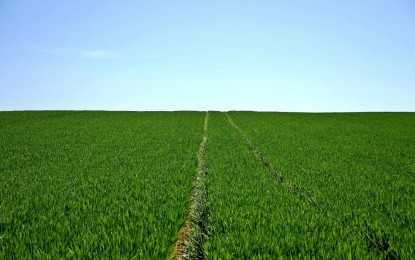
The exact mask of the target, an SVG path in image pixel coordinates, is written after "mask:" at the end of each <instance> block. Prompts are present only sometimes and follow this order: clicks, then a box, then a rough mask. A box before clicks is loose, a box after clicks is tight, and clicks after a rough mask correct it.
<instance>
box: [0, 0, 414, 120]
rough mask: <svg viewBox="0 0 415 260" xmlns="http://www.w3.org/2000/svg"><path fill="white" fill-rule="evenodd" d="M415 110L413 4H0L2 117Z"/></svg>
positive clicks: (373, 0)
mask: <svg viewBox="0 0 415 260" xmlns="http://www.w3.org/2000/svg"><path fill="white" fill-rule="evenodd" d="M40 109H41V110H44V109H46V110H49V109H59V110H66V109H76V110H78V109H80V110H258V111H263V110H267V111H305V112H317V111H327V112H328V111H339V112H341V111H415V2H414V1H413V0H348V1H329V0H324V1H322V0H313V1H309V0H304V1H298V0H293V1H279V0H270V1H263V0H251V1H243V0H238V1H236V0H235V1H232V0H212V1H194V0H188V1H174V0H168V1H167V0H166V1H150V0H149V1H140V0H120V1H103V0H88V1H87V0H70V1H64V0H62V1H57V0H39V1H32V0H1V1H0V110H40Z"/></svg>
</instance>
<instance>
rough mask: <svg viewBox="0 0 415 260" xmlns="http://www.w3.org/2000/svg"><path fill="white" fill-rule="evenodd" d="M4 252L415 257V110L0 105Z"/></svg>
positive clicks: (0, 247) (0, 242)
mask: <svg viewBox="0 0 415 260" xmlns="http://www.w3.org/2000/svg"><path fill="white" fill-rule="evenodd" d="M0 144H1V146H0V258H62V257H63V258H108V257H111V258H122V257H123V258H136V259H160V258H174V259H176V258H177V259H182V258H184V259H203V258H206V259H247V258H249V259H275V258H276V257H281V258H324V259H327V258H337V259H338V258H352V259H353V258H369V259H370V258H373V259H379V258H389V259H394V258H395V259H399V258H400V259H411V258H413V257H414V256H415V246H414V245H415V236H414V235H413V234H414V233H415V203H414V200H413V198H414V197H415V113H327V114H305V113H275V112H272V113H271V112H270V113H265V112H226V113H225V112H213V111H209V112H92V111H27V112H0Z"/></svg>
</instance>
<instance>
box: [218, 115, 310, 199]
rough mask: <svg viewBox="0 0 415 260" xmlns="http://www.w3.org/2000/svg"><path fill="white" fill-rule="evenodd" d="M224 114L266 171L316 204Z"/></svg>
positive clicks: (292, 191)
mask: <svg viewBox="0 0 415 260" xmlns="http://www.w3.org/2000/svg"><path fill="white" fill-rule="evenodd" d="M225 115H226V117H227V119H228V122H229V124H230V125H231V126H232V127H233V128H234V129H235V130H236V132H237V133H238V134H239V135H240V136H241V137H242V139H243V140H244V141H245V143H246V145H247V146H248V148H249V150H251V152H252V153H253V154H254V155H255V157H256V158H257V159H258V160H260V161H261V163H262V164H263V165H264V167H266V168H267V169H268V171H269V172H270V173H271V174H272V175H273V176H274V177H275V178H276V179H277V181H278V182H279V183H280V184H281V185H282V186H284V187H285V188H287V189H288V191H289V192H291V193H293V194H295V195H296V196H297V197H299V198H300V199H301V200H304V201H306V202H308V203H309V204H310V206H317V203H316V201H315V199H314V194H313V193H311V192H308V191H306V190H305V189H303V188H301V187H298V186H296V185H295V184H293V183H290V182H289V181H288V180H287V179H286V178H285V177H284V176H283V175H281V173H280V172H278V171H277V170H276V169H275V168H274V167H273V166H272V165H271V163H270V162H269V161H268V160H267V158H266V157H265V156H264V155H263V154H262V153H261V152H260V151H258V149H257V148H256V147H255V145H254V144H253V142H252V141H251V139H249V137H248V136H247V134H246V133H245V132H244V131H242V129H241V128H239V126H238V125H237V124H235V122H234V121H233V120H232V118H231V117H230V116H229V114H228V113H227V112H225Z"/></svg>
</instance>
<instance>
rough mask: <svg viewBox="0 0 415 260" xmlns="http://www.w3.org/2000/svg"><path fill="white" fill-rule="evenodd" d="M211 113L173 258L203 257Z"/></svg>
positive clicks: (204, 128) (206, 121)
mask: <svg viewBox="0 0 415 260" xmlns="http://www.w3.org/2000/svg"><path fill="white" fill-rule="evenodd" d="M208 122H209V113H208V112H206V116H205V121H204V127H203V137H202V141H201V142H200V145H199V150H198V151H197V154H196V159H197V168H196V175H195V177H194V180H193V190H192V194H191V199H190V202H189V212H188V215H187V218H186V221H185V223H184V225H183V227H182V228H181V229H180V231H179V235H178V239H177V242H176V245H175V247H174V249H173V252H172V255H171V257H170V258H171V259H203V258H205V253H204V251H203V243H204V240H205V236H206V221H207V219H206V217H207V212H206V205H205V204H206V199H207V192H208V191H207V187H206V182H207V180H206V178H207V166H206V162H205V154H206V142H207V140H208Z"/></svg>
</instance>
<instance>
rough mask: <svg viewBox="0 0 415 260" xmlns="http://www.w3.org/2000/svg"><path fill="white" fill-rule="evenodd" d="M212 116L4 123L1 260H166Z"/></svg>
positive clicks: (75, 116) (50, 117) (23, 115)
mask: <svg viewBox="0 0 415 260" xmlns="http://www.w3.org/2000/svg"><path fill="white" fill-rule="evenodd" d="M203 118H204V113H197V112H195V113H190V112H189V113H182V112H181V113H129V112H13V113H0V122H1V123H0V124H1V128H0V143H1V146H0V154H1V157H0V198H1V200H0V237H1V238H0V258H4V257H7V258H27V257H29V256H32V257H36V258H53V259H55V258H56V257H57V256H59V257H74V258H83V257H86V258H102V257H105V258H106V257H116V258H119V257H125V258H134V257H136V258H140V259H143V258H164V257H166V256H167V255H168V254H169V253H170V249H171V247H172V245H173V244H174V243H175V239H176V236H177V230H178V229H179V228H180V226H181V224H182V222H183V221H184V218H185V215H186V212H187V203H188V196H189V194H190V192H191V183H192V178H193V175H194V168H195V165H196V160H195V152H196V151H197V149H198V145H199V142H200V139H201V135H202V129H203Z"/></svg>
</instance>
